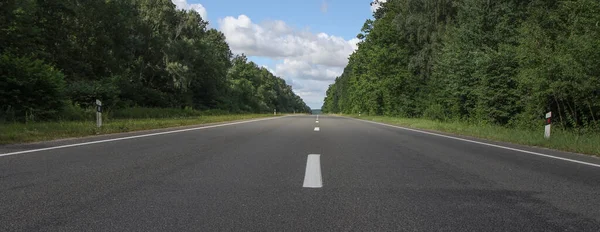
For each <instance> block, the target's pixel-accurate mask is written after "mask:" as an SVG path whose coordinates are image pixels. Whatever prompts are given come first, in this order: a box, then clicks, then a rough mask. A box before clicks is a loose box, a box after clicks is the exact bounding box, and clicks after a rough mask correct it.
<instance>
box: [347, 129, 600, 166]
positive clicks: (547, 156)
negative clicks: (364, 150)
mask: <svg viewBox="0 0 600 232" xmlns="http://www.w3.org/2000/svg"><path fill="white" fill-rule="evenodd" d="M354 119H355V118H354ZM355 120H359V121H363V122H368V123H373V124H378V125H382V126H389V127H394V128H398V129H402V130H408V131H413V132H418V133H423V134H428V135H434V136H439V137H444V138H449V139H455V140H459V141H463V142H469V143H475V144H480V145H486V146H490V147H496V148H501V149H506V150H511V151H518V152H523V153H527V154H531V155H537V156H543V157H546V158H552V159H558V160H563V161H568V162H573V163H578V164H584V165H589V166H593V167H597V168H600V164H594V163H588V162H584V161H579V160H574V159H568V158H563V157H558V156H552V155H547V154H542V153H538V152H533V151H526V150H521V149H517V148H512V147H505V146H500V145H496V144H491V143H484V142H478V141H473V140H468V139H463V138H457V137H452V136H448V135H441V134H436V133H431V132H426V131H420V130H415V129H410V128H406V127H401V126H394V125H390V124H385V123H379V122H373V121H368V120H362V119H355Z"/></svg>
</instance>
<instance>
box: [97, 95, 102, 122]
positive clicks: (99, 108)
mask: <svg viewBox="0 0 600 232" xmlns="http://www.w3.org/2000/svg"><path fill="white" fill-rule="evenodd" d="M96 126H98V127H101V126H102V102H101V101H100V100H98V99H96Z"/></svg>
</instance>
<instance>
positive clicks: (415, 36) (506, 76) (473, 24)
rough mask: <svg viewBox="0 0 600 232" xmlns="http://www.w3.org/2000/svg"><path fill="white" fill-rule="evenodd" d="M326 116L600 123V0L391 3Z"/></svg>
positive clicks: (335, 87)
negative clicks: (546, 118)
mask: <svg viewBox="0 0 600 232" xmlns="http://www.w3.org/2000/svg"><path fill="white" fill-rule="evenodd" d="M357 37H358V38H359V39H361V42H360V43H359V48H358V50H357V51H356V52H355V53H353V54H352V55H351V56H350V58H349V63H348V65H347V66H346V68H345V69H344V72H343V74H342V75H341V76H339V77H337V78H336V80H335V83H334V84H332V85H330V86H329V89H328V90H327V94H326V98H325V103H324V105H323V107H322V110H323V111H324V112H327V113H343V114H358V113H362V114H368V115H385V116H397V117H406V118H427V119H432V120H440V121H446V120H459V121H464V122H474V123H475V122H476V123H489V124H494V125H502V126H508V127H515V128H520V127H523V128H531V127H539V126H540V124H543V120H544V115H545V114H546V113H547V112H549V111H551V112H552V113H553V123H555V124H558V125H560V126H562V127H564V128H577V129H582V130H588V131H590V130H593V131H598V129H599V128H600V126H599V123H598V120H600V1H597V0H569V1H558V0H505V1H490V0H388V1H386V2H382V3H381V8H379V9H378V10H377V11H376V12H375V13H374V14H373V19H369V20H366V22H365V23H364V26H363V27H362V29H361V33H360V34H358V35H357Z"/></svg>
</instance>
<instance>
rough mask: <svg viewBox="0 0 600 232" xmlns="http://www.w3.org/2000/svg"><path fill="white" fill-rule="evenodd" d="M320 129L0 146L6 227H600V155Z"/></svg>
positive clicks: (297, 125)
mask: <svg viewBox="0 0 600 232" xmlns="http://www.w3.org/2000/svg"><path fill="white" fill-rule="evenodd" d="M318 121H319V122H318V123H317V116H316V115H311V116H290V117H281V118H275V119H266V120H257V121H251V122H244V123H235V124H223V125H219V126H211V127H208V128H194V129H188V130H185V131H170V132H166V133H165V132H161V133H159V134H156V133H154V132H152V133H150V132H142V133H137V134H134V135H131V134H127V135H112V137H108V138H107V137H94V138H86V139H78V140H66V141H59V142H46V143H40V144H35V145H20V146H5V147H1V148H0V231H600V161H599V159H596V158H593V157H588V156H583V155H577V154H569V153H563V152H555V151H550V150H544V149H534V148H527V147H520V146H515V145H507V144H500V143H493V144H492V143H490V142H485V141H484V142H485V143H477V142H478V141H480V140H472V139H467V140H461V139H460V138H458V139H457V138H455V137H444V136H438V135H435V134H428V133H421V132H418V131H411V130H405V129H402V128H396V127H391V126H386V125H380V124H374V123H369V122H365V121H360V120H356V119H350V118H343V117H333V116H319V119H318ZM317 127H318V130H317ZM140 135H141V136H140ZM128 136H129V137H128ZM131 136H136V137H131ZM107 139H111V140H108V141H107ZM82 143H83V144H82ZM56 146H61V147H56ZM65 146H66V147H65ZM32 149H33V150H32ZM36 149H37V150H36ZM19 151H21V153H19ZM15 152H17V153H15ZM2 153H3V154H2Z"/></svg>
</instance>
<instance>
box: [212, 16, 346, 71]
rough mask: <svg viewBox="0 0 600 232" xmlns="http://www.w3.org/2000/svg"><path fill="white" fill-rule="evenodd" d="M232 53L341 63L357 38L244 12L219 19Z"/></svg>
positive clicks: (340, 65)
mask: <svg viewBox="0 0 600 232" xmlns="http://www.w3.org/2000/svg"><path fill="white" fill-rule="evenodd" d="M219 27H220V29H221V31H222V32H223V33H224V34H225V36H226V38H227V42H228V43H229V46H230V47H231V50H232V51H233V52H234V53H238V54H240V53H245V54H246V55H249V56H262V57H269V58H272V59H278V60H279V59H284V58H290V59H298V60H302V61H307V62H310V63H312V64H321V65H327V66H337V67H344V66H346V64H347V63H348V56H349V55H350V54H351V53H352V52H353V51H354V50H355V45H356V41H354V40H350V41H346V40H344V38H342V37H338V36H332V35H327V34H325V33H319V34H313V33H311V32H309V31H306V30H297V29H294V28H292V27H290V26H288V25H287V24H286V23H285V22H283V21H269V22H265V23H261V24H255V23H253V22H252V21H251V20H250V18H248V16H246V15H240V16H238V17H237V18H235V17H226V18H224V19H220V20H219Z"/></svg>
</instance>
